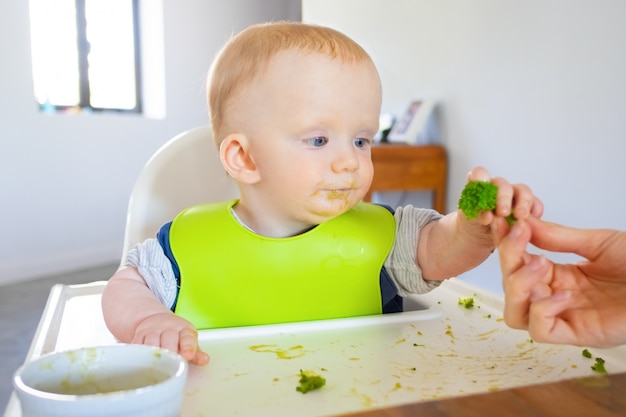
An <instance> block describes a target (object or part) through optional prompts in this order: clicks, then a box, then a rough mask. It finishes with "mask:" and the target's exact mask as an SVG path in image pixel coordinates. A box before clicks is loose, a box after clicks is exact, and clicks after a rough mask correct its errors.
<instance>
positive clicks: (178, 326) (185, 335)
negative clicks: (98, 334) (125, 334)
mask: <svg viewBox="0 0 626 417" xmlns="http://www.w3.org/2000/svg"><path fill="white" fill-rule="evenodd" d="M132 343H137V344H143V345H150V346H159V347H162V348H165V349H169V350H172V351H174V352H178V353H179V354H180V355H181V356H182V357H183V358H184V359H185V360H187V361H189V362H190V363H192V364H194V365H206V364H207V363H209V355H207V354H206V353H205V352H203V351H202V350H200V347H199V346H198V331H197V330H196V328H195V327H194V326H193V325H192V324H191V323H190V322H189V321H187V320H185V319H184V318H182V317H180V316H177V315H175V314H174V313H159V314H154V315H152V316H149V317H147V318H145V319H144V320H143V321H142V322H141V323H139V325H138V326H137V328H136V329H135V336H134V338H133V340H132Z"/></svg>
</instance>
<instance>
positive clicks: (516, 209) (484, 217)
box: [417, 167, 543, 280]
mask: <svg viewBox="0 0 626 417" xmlns="http://www.w3.org/2000/svg"><path fill="white" fill-rule="evenodd" d="M468 181H491V182H493V183H494V184H495V185H497V186H498V196H497V203H496V209H495V213H492V212H482V213H481V214H480V216H479V217H478V218H476V219H472V220H467V218H466V217H465V216H464V215H463V213H461V212H460V211H459V210H456V211H454V212H452V213H449V214H447V215H446V216H444V217H443V218H441V219H440V220H439V221H436V222H431V223H429V224H427V225H426V226H425V227H424V229H423V230H422V232H421V234H420V237H419V241H418V247H417V260H418V263H419V265H420V267H421V269H422V275H423V277H424V279H428V280H442V279H446V278H450V277H454V276H457V275H459V274H462V273H463V272H466V271H469V270H470V269H472V268H474V267H476V266H478V265H480V264H481V263H482V262H483V261H484V260H485V259H487V257H489V255H490V254H491V252H492V251H493V250H494V249H495V243H494V241H493V236H492V233H491V223H492V222H493V219H494V216H501V217H505V216H507V215H509V214H510V213H511V212H513V215H514V216H515V218H517V219H524V218H527V217H528V216H531V215H532V216H534V217H541V215H542V214H543V204H542V203H541V201H540V200H539V199H538V198H537V197H536V196H535V195H534V194H533V193H532V191H531V190H530V188H528V186H526V185H524V184H509V182H508V181H507V180H505V179H504V178H490V176H489V173H488V172H487V170H486V169H484V168H482V167H478V168H474V169H473V170H472V171H470V173H469V174H468Z"/></svg>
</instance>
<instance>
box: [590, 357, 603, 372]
mask: <svg viewBox="0 0 626 417" xmlns="http://www.w3.org/2000/svg"><path fill="white" fill-rule="evenodd" d="M591 369H592V370H594V371H595V372H598V373H601V374H606V368H605V367H604V359H602V358H596V363H594V364H593V365H591Z"/></svg>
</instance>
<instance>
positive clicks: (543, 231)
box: [528, 218, 618, 259]
mask: <svg viewBox="0 0 626 417" xmlns="http://www.w3.org/2000/svg"><path fill="white" fill-rule="evenodd" d="M528 224H529V225H530V228H531V230H532V239H531V243H532V244H534V245H535V246H537V247H539V248H541V249H545V250H549V251H553V252H566V253H576V254H578V255H581V256H583V257H585V258H587V259H593V258H595V257H596V255H597V254H598V252H599V251H600V250H601V248H602V246H603V243H604V242H605V241H607V239H609V237H610V236H611V234H614V233H618V232H616V231H612V230H604V229H577V228H573V227H568V226H563V225H560V224H557V223H550V222H544V221H542V220H539V219H533V218H531V219H529V221H528Z"/></svg>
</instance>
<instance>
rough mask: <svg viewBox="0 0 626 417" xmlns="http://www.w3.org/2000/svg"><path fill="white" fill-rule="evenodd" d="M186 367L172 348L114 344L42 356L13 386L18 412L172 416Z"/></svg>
mask: <svg viewBox="0 0 626 417" xmlns="http://www.w3.org/2000/svg"><path fill="white" fill-rule="evenodd" d="M187 370H188V366H187V362H186V361H185V360H184V359H183V358H182V357H181V356H180V355H178V354H176V353H174V352H170V351H168V350H165V349H160V348H156V347H152V346H145V345H129V344H118V345H111V346H98V347H93V348H83V349H77V350H69V351H66V352H58V353H52V354H49V355H45V356H42V357H40V358H38V359H35V360H33V361H31V362H28V363H26V364H24V365H23V366H22V367H20V368H19V369H18V370H17V371H16V372H15V375H14V377H13V385H14V387H15V390H16V393H17V397H18V398H19V400H20V405H21V407H22V417H40V416H49V417H87V416H93V417H105V416H106V417H116V416H120V417H175V416H178V415H179V412H180V409H181V406H182V399H183V393H184V389H185V382H186V380H187Z"/></svg>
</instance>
